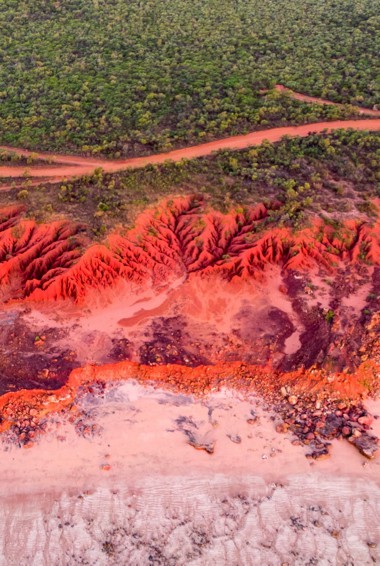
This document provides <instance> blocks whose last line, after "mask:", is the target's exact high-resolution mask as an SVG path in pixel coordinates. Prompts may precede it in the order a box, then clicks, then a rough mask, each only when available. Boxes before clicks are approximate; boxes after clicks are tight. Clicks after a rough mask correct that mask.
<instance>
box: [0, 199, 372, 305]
mask: <svg viewBox="0 0 380 566" xmlns="http://www.w3.org/2000/svg"><path fill="white" fill-rule="evenodd" d="M279 206H280V205H279V204H278V203H274V204H272V205H271V206H268V207H266V206H264V205H263V204H262V205H259V206H256V207H251V208H248V209H238V210H234V211H231V212H230V213H228V214H225V215H223V214H222V213H220V212H216V211H207V210H206V207H205V205H204V203H203V201H202V199H200V198H198V197H194V196H193V197H183V198H176V199H173V200H167V201H166V202H164V203H163V204H162V205H161V206H159V207H157V208H155V209H151V210H148V211H146V212H145V213H143V214H142V215H141V216H140V217H139V218H138V220H137V223H136V226H135V227H134V228H133V229H131V230H129V231H126V232H125V233H117V234H116V233H115V234H112V235H110V236H109V237H108V239H107V240H106V241H105V242H104V244H101V245H93V246H90V247H88V245H87V249H86V250H85V251H84V252H82V249H83V246H84V245H86V244H88V242H87V241H86V239H85V238H84V237H83V235H82V233H81V232H82V228H81V227H80V226H77V225H74V224H70V223H68V222H54V223H52V224H49V225H37V224H36V223H34V222H32V221H27V220H24V219H22V217H21V214H20V210H19V209H16V208H10V209H7V210H5V211H3V213H2V219H1V220H2V221H1V223H0V269H1V271H0V281H1V284H2V294H3V297H5V298H27V299H29V300H33V301H49V300H58V299H70V300H72V301H74V302H77V303H81V302H83V301H85V299H86V297H87V296H88V295H89V293H90V292H95V293H99V291H102V290H104V289H108V288H112V287H116V286H117V285H118V284H122V283H124V282H129V283H132V284H136V285H138V286H139V288H141V287H143V286H145V285H146V286H149V287H151V286H158V285H162V284H165V283H167V282H168V281H171V280H173V279H175V278H178V277H188V276H190V277H191V276H194V275H195V274H196V275H198V276H199V275H200V276H202V277H207V276H210V275H219V276H220V277H222V278H223V279H225V280H227V281H231V280H232V279H233V278H236V277H238V278H240V277H253V278H257V277H261V276H262V272H263V270H264V269H265V268H266V266H267V265H269V264H277V265H281V266H282V267H283V269H284V270H288V269H289V270H305V269H310V268H311V267H313V266H324V267H325V268H326V269H334V267H335V266H336V265H337V262H338V261H339V260H342V261H344V262H356V261H358V260H365V261H370V262H372V263H374V264H379V263H380V223H379V222H377V223H374V224H372V225H371V224H369V223H363V222H355V221H351V222H349V223H347V224H346V225H345V226H344V227H343V228H341V229H339V230H337V229H335V228H334V227H333V226H331V225H327V224H325V223H324V222H323V221H322V220H315V221H314V223H313V224H312V226H310V227H309V228H307V229H304V230H302V231H299V232H293V231H292V230H290V229H288V228H276V227H275V228H272V227H270V228H267V224H266V223H268V216H269V213H270V211H271V209H275V208H278V207H279Z"/></svg>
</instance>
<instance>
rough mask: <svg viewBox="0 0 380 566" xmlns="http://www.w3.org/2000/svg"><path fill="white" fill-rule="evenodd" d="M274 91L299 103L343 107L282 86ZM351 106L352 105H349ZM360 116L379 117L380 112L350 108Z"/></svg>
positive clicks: (357, 107)
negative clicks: (286, 94)
mask: <svg viewBox="0 0 380 566" xmlns="http://www.w3.org/2000/svg"><path fill="white" fill-rule="evenodd" d="M275 89H276V90H277V91H278V92H286V93H288V94H289V95H290V96H291V97H292V98H294V99H295V100H300V101H301V102H311V103H312V104H325V105H327V106H337V107H338V108H340V107H342V106H345V105H344V104H339V103H338V102H332V101H331V100H326V99H325V98H318V97H317V96H309V95H308V94H301V93H299V92H294V90H291V89H290V88H287V87H286V86H283V85H276V86H275ZM351 106H352V105H351ZM352 107H353V108H355V110H356V111H357V112H358V113H359V114H360V115H361V116H377V117H380V110H371V109H370V108H360V107H359V106H352Z"/></svg>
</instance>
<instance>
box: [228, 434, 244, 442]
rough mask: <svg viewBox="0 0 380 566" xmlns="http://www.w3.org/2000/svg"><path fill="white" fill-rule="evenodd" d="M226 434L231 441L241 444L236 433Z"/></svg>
mask: <svg viewBox="0 0 380 566" xmlns="http://www.w3.org/2000/svg"><path fill="white" fill-rule="evenodd" d="M227 436H228V438H229V439H230V440H231V442H234V443H235V444H241V437H240V436H239V435H238V434H227Z"/></svg>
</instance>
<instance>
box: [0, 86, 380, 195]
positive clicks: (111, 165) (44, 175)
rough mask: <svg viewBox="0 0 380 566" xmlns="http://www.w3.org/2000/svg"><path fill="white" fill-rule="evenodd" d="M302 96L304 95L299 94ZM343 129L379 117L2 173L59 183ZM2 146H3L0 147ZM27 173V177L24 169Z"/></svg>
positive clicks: (378, 125) (371, 126)
mask: <svg viewBox="0 0 380 566" xmlns="http://www.w3.org/2000/svg"><path fill="white" fill-rule="evenodd" d="M300 96H301V95H300ZM341 128H352V129H354V130H379V129H380V118H379V119H373V120H336V121H334V122H318V123H315V124H305V125H302V126H285V127H282V128H272V129H270V130H264V131H259V132H252V133H250V134H247V135H242V136H235V137H230V138H225V139H221V140H216V141H213V142H209V143H205V144H201V145H196V146H192V147H186V148H183V149H178V150H174V151H170V152H168V153H160V154H157V155H150V156H148V157H135V158H131V159H126V160H124V161H121V160H117V161H106V160H100V159H99V160H97V159H90V158H85V157H77V156H70V155H68V156H63V155H62V156H59V157H57V158H55V157H53V159H54V162H55V163H56V164H62V166H61V167H57V165H54V166H51V167H47V166H43V167H41V166H37V167H30V168H25V167H15V166H11V167H7V166H4V167H2V166H0V175H1V177H3V178H13V179H15V180H16V181H15V182H16V184H17V182H18V184H20V179H22V178H24V180H25V178H26V177H28V178H34V179H38V180H39V181H41V182H44V183H49V182H50V183H57V182H61V181H64V180H67V179H72V178H74V177H79V176H81V175H90V174H92V173H93V172H94V170H95V169H96V168H101V169H103V171H105V172H107V173H115V172H117V171H123V170H126V169H138V168H139V167H145V166H146V165H150V164H159V163H164V162H165V161H181V160H182V159H194V158H196V157H203V156H206V155H210V154H211V153H213V152H215V151H220V150H227V149H244V148H246V147H252V146H257V145H260V144H261V143H262V142H263V141H264V140H268V141H270V142H272V143H273V142H278V141H280V140H281V139H282V138H283V137H284V136H290V137H297V136H300V137H307V136H308V135H310V134H312V133H319V132H323V131H329V132H330V131H333V130H337V129H341ZM0 149H1V148H0ZM3 149H11V150H12V151H17V150H16V149H15V148H7V147H3ZM18 151H20V152H21V153H23V154H27V152H26V151H25V150H18ZM35 155H36V157H37V158H38V159H49V158H50V159H51V158H52V156H51V155H50V154H47V153H36V154H35ZM26 170H27V176H26V177H25V171H26ZM0 188H1V189H2V190H9V189H10V188H11V185H10V184H5V185H2V186H1V187H0Z"/></svg>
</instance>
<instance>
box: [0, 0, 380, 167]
mask: <svg viewBox="0 0 380 566" xmlns="http://www.w3.org/2000/svg"><path fill="white" fill-rule="evenodd" d="M379 14H380V0H344V2H342V1H339V0H233V1H232V0H171V1H170V2H169V1H163V0H143V1H142V0H128V1H126V0H57V1H55V2H52V1H51V0H21V1H20V0H2V1H1V10H0V28H1V33H0V138H1V139H0V141H1V142H2V143H8V144H13V145H18V146H21V147H30V148H33V149H37V148H38V149H50V150H54V151H62V150H67V149H70V150H76V151H81V152H84V153H89V154H97V153H104V154H106V155H110V156H111V155H112V156H127V155H133V154H144V153H145V154H146V153H150V152H156V151H163V150H168V149H170V148H171V147H175V146H178V145H187V144H189V143H198V142H200V141H205V140H207V139H212V138H215V137H221V136H227V135H231V134H236V133H242V132H246V131H248V130H252V129H254V128H266V127H268V126H269V125H274V124H285V123H294V124H295V123H302V122H307V121H316V120H319V119H323V118H327V119H330V118H336V117H339V116H342V115H348V114H349V113H352V109H349V108H342V109H337V108H335V107H331V106H330V107H327V106H317V105H314V104H312V105H310V104H304V103H300V102H296V101H294V100H291V99H289V97H288V96H286V95H280V94H278V93H275V92H273V91H270V92H269V93H267V94H260V90H261V89H268V88H269V89H270V88H271V87H273V86H274V85H275V84H276V83H283V84H285V85H286V86H288V87H290V88H293V89H295V90H298V91H300V92H305V93H307V94H311V95H319V96H324V97H326V98H329V99H331V100H334V101H339V102H344V103H352V104H359V105H365V106H369V107H371V106H372V105H374V104H379V103H380V80H379V77H380V59H379V56H378V54H379V53H380V17H379Z"/></svg>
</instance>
